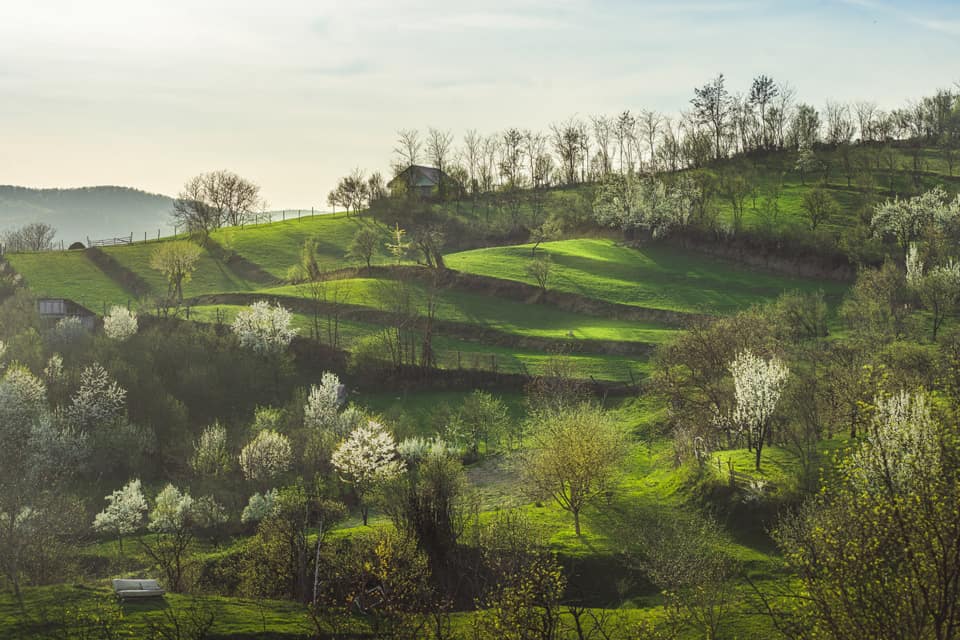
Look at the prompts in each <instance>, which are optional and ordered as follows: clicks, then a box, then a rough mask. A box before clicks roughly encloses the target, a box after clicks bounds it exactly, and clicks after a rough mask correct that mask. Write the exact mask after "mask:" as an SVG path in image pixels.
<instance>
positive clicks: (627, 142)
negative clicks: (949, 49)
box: [392, 74, 960, 196]
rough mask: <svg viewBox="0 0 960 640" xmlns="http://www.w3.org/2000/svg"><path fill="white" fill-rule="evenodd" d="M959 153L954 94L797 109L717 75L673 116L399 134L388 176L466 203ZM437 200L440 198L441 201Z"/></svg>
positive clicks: (790, 97)
mask: <svg viewBox="0 0 960 640" xmlns="http://www.w3.org/2000/svg"><path fill="white" fill-rule="evenodd" d="M905 139H911V140H922V141H924V142H928V143H936V144H940V145H943V146H945V147H948V146H949V147H951V148H952V147H956V146H960V91H957V90H952V89H941V90H939V91H937V92H936V93H935V94H934V95H932V96H927V97H924V98H922V99H920V100H917V101H911V102H910V103H908V104H907V105H906V106H905V107H903V108H900V109H893V110H890V111H885V110H883V109H881V108H879V106H878V105H877V103H876V102H871V101H860V102H855V103H845V102H838V101H832V100H828V101H827V102H826V104H825V105H824V107H823V108H822V109H819V110H818V109H817V108H815V107H813V106H812V105H809V104H805V103H802V102H800V101H799V100H798V99H797V94H796V91H795V90H794V89H793V87H791V86H790V85H789V84H787V83H778V82H776V81H775V80H774V79H773V78H771V77H769V76H766V75H760V76H757V77H756V78H755V79H754V80H753V81H752V83H751V85H750V88H749V90H748V91H747V92H746V93H732V92H731V91H730V89H729V88H728V87H727V82H726V79H725V78H724V76H723V74H720V75H718V76H716V77H715V78H713V79H711V80H710V81H709V82H707V83H705V84H704V85H703V86H701V87H698V88H696V89H695V90H694V97H693V98H692V99H691V101H690V109H689V110H686V111H681V113H680V114H679V115H676V116H672V117H671V116H668V115H666V114H663V113H660V112H657V111H652V110H641V111H639V112H632V111H629V110H627V111H623V112H621V113H619V114H616V115H612V116H610V115H591V116H587V117H580V116H573V117H570V118H568V119H567V120H565V121H562V122H557V123H553V124H551V125H550V126H549V127H548V129H547V130H546V131H538V130H532V129H518V128H508V129H505V130H503V131H499V132H494V133H491V134H488V135H484V134H481V133H479V132H478V131H477V130H475V129H470V130H467V131H466V133H465V134H464V135H463V138H462V140H461V142H460V144H459V145H458V144H456V142H455V138H454V136H453V133H452V132H450V131H448V130H443V129H437V128H432V127H431V128H429V129H428V130H427V132H426V133H425V134H424V133H421V132H420V131H418V130H417V129H401V130H400V131H398V133H397V140H396V144H395V146H394V148H393V160H392V168H393V170H394V172H395V173H399V172H401V171H403V170H404V169H406V168H407V167H409V166H410V165H416V164H428V165H430V166H434V167H437V168H439V169H441V170H443V171H444V172H445V173H446V174H448V175H450V176H451V177H453V178H454V179H455V180H456V182H457V183H458V184H460V185H462V186H463V188H464V190H465V191H466V192H468V193H469V194H471V195H477V194H480V193H488V192H492V191H495V190H512V189H516V188H521V187H522V188H534V189H537V188H542V187H547V186H555V185H572V184H578V183H582V182H591V181H595V180H601V179H603V178H605V177H607V176H608V175H610V174H612V173H622V174H626V173H629V172H648V173H655V172H659V171H676V170H679V169H683V168H690V167H700V166H704V165H705V164H707V163H709V162H710V161H712V160H715V159H718V158H725V157H730V156H733V155H736V154H750V153H756V152H762V151H768V150H775V149H799V148H804V147H815V146H818V145H831V146H836V145H842V144H850V143H854V142H860V143H870V142H882V141H891V140H905ZM442 195H444V194H441V196H442Z"/></svg>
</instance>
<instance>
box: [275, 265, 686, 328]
mask: <svg viewBox="0 0 960 640" xmlns="http://www.w3.org/2000/svg"><path fill="white" fill-rule="evenodd" d="M337 285H338V287H339V291H340V295H342V296H343V301H344V302H345V303H347V304H351V305H360V306H364V307H369V308H371V309H379V310H389V308H390V307H389V305H387V304H386V303H385V300H388V299H389V298H390V297H391V292H395V291H397V286H398V285H397V283H396V282H395V281H393V280H386V279H374V278H352V279H347V280H339V281H337ZM407 286H408V287H409V291H410V293H411V300H412V302H413V304H414V308H416V309H423V308H424V307H425V304H426V301H427V297H428V294H427V291H426V289H425V288H424V287H423V286H421V285H418V284H410V285H407ZM261 291H262V292H263V293H269V294H276V295H285V296H294V297H300V296H302V294H303V292H302V290H301V289H300V288H299V287H298V286H296V285H286V286H283V287H276V288H271V289H263V290H261ZM436 303H437V307H436V318H437V319H439V320H448V321H451V322H461V323H466V324H476V325H480V326H482V327H483V328H488V329H495V330H498V331H503V332H505V333H510V334H516V335H522V336H532V337H540V338H568V337H571V334H572V337H573V338H575V339H577V340H616V341H626V342H648V343H661V342H664V341H666V340H669V339H670V338H671V337H672V336H673V335H675V333H676V329H673V328H670V327H664V326H662V325H658V324H655V323H652V322H650V323H642V322H631V321H626V320H615V319H611V318H600V317H596V316H588V315H585V314H578V313H571V312H568V311H562V310H560V309H555V308H552V307H549V306H545V305H532V304H524V303H522V302H515V301H512V300H504V299H501V298H493V297H490V296H484V295H479V294H474V293H468V292H464V291H458V290H456V289H441V290H440V291H439V292H438V297H437V301H436Z"/></svg>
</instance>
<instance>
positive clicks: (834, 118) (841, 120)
mask: <svg viewBox="0 0 960 640" xmlns="http://www.w3.org/2000/svg"><path fill="white" fill-rule="evenodd" d="M824 114H825V115H826V118H827V143H829V144H832V145H838V144H844V143H846V142H850V141H851V140H853V135H854V133H855V131H854V124H853V118H852V117H851V116H850V106H849V105H847V104H845V103H842V102H833V101H832V100H827V104H826V109H825V110H824Z"/></svg>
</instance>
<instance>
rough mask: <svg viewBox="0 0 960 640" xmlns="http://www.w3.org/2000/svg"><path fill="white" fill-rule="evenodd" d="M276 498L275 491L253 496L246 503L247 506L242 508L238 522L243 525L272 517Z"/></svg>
mask: <svg viewBox="0 0 960 640" xmlns="http://www.w3.org/2000/svg"><path fill="white" fill-rule="evenodd" d="M276 498H277V491H276V489H271V490H270V491H265V492H264V493H263V494H262V495H261V494H260V493H255V494H253V495H252V496H250V500H248V501H247V506H245V507H244V508H243V514H241V516H240V521H241V522H243V523H247V522H260V521H261V520H263V519H264V518H266V517H267V516H270V515H272V514H273V509H274V505H275V502H276Z"/></svg>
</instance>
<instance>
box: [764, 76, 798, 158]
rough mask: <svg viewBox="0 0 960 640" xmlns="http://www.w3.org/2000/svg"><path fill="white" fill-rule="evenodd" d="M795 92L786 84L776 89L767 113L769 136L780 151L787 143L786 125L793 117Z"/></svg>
mask: <svg viewBox="0 0 960 640" xmlns="http://www.w3.org/2000/svg"><path fill="white" fill-rule="evenodd" d="M796 95H797V91H796V89H794V88H793V87H791V86H790V85H789V84H788V83H786V82H784V83H783V84H781V85H779V86H778V87H777V97H776V99H775V101H774V104H773V105H772V106H771V107H770V110H769V112H768V113H767V118H768V119H769V121H770V134H771V136H772V137H773V143H774V146H775V147H776V148H778V149H782V148H783V147H784V146H785V145H786V142H787V125H788V124H789V123H790V119H791V118H792V117H793V108H794V98H796Z"/></svg>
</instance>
